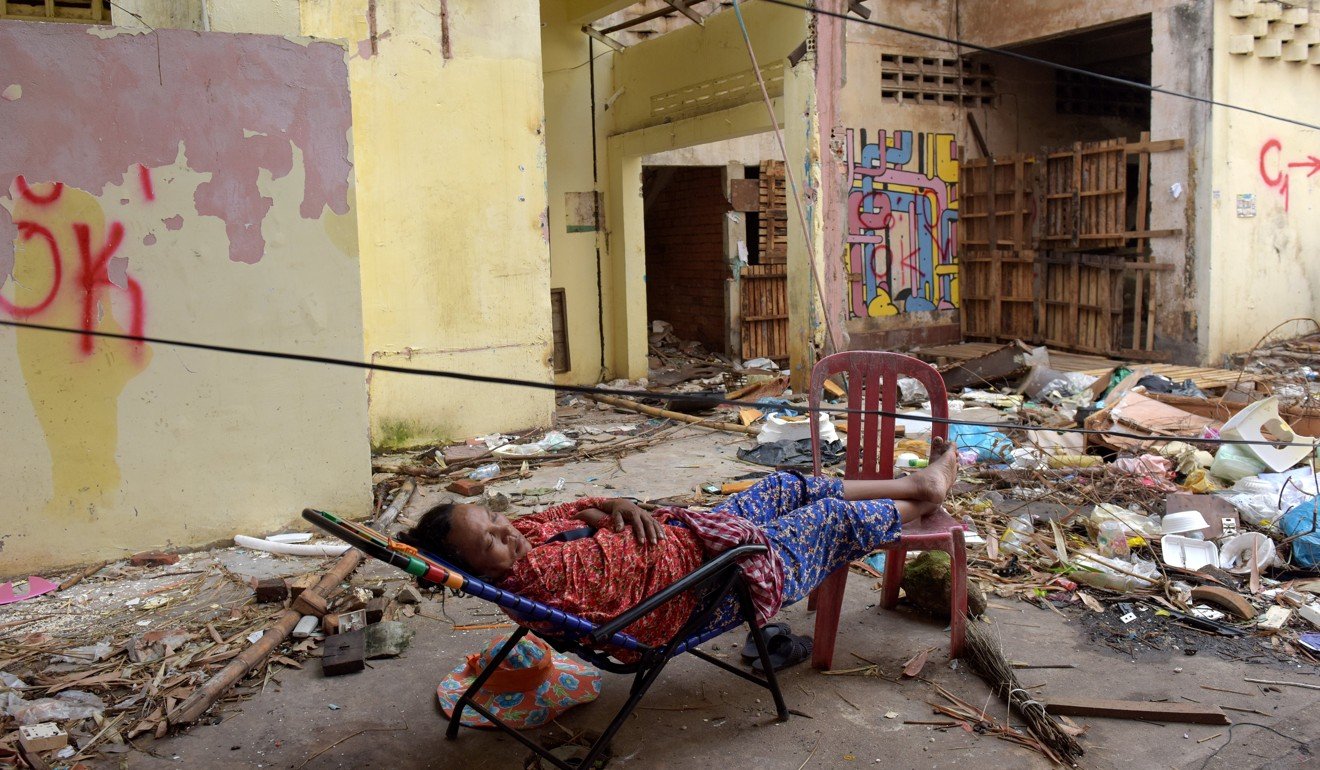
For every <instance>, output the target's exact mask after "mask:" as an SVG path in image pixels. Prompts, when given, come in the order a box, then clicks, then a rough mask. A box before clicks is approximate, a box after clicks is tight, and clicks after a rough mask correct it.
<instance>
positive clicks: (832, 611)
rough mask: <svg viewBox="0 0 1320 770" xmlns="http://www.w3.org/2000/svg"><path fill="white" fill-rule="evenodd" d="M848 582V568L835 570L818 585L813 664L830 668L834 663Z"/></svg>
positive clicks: (813, 665) (812, 651)
mask: <svg viewBox="0 0 1320 770" xmlns="http://www.w3.org/2000/svg"><path fill="white" fill-rule="evenodd" d="M847 582H848V568H847V567H844V568H843V569H839V570H835V571H834V573H833V574H832V575H830V576H829V577H827V578H825V580H824V581H822V582H821V584H820V585H818V586H816V591H815V593H816V635H815V639H814V640H813V641H812V649H811V665H812V667H813V668H820V669H825V670H827V671H828V670H829V668H830V666H832V665H834V637H835V636H836V635H837V634H838V633H839V611H840V610H842V609H843V589H844V587H845V586H846V585H847Z"/></svg>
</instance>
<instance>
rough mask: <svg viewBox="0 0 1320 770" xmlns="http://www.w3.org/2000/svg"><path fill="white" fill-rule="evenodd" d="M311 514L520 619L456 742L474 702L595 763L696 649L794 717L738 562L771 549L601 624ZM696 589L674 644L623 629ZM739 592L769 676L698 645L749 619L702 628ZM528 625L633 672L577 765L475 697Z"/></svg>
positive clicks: (386, 558)
mask: <svg viewBox="0 0 1320 770" xmlns="http://www.w3.org/2000/svg"><path fill="white" fill-rule="evenodd" d="M303 518H304V519H307V520H308V521H310V522H311V523H313V524H315V525H316V526H318V527H320V528H321V529H324V530H326V531H327V532H329V533H330V534H332V535H334V536H336V537H338V538H340V539H341V540H343V541H345V542H346V543H349V544H350V545H352V546H354V547H355V548H357V549H359V550H361V551H362V552H363V553H365V554H367V555H368V556H372V557H374V558H376V559H379V560H381V561H383V562H385V563H387V564H390V565H392V566H395V567H398V568H400V569H402V570H403V571H405V572H407V573H408V574H409V575H412V576H414V577H416V578H418V579H420V580H421V581H422V582H427V583H434V584H437V585H442V586H445V587H447V588H451V589H453V590H455V591H462V592H464V593H466V594H469V595H471V596H475V597H477V598H478V599H484V600H486V601H488V602H492V603H494V604H496V605H498V606H499V607H501V608H503V609H505V610H508V611H510V612H511V613H513V615H514V616H515V619H516V620H518V621H519V623H518V630H517V631H515V632H514V633H513V634H512V635H511V636H510V637H509V639H508V641H507V642H505V643H504V645H503V646H502V647H501V648H500V650H499V651H498V652H497V653H496V654H495V656H494V657H493V658H492V659H491V661H490V663H489V664H488V665H487V666H486V668H485V669H483V670H482V671H481V673H480V674H478V675H477V678H476V681H474V682H473V683H472V686H471V687H469V688H468V689H467V691H466V692H464V693H463V695H462V697H460V698H459V700H458V702H457V703H456V704H455V705H454V709H453V715H452V716H451V717H450V719H449V729H448V730H447V732H446V733H445V737H447V738H448V739H450V740H453V739H455V738H457V737H458V728H459V726H460V719H461V718H462V714H463V709H464V707H471V708H472V709H473V710H475V711H476V712H477V713H479V714H481V715H482V716H483V717H485V718H486V719H487V720H489V721H490V722H491V723H492V724H494V725H495V726H496V727H498V728H500V729H501V730H503V731H504V732H506V733H508V734H509V735H511V736H513V737H514V738H516V739H517V740H518V741H519V742H520V743H522V744H523V745H524V746H527V747H528V748H529V749H531V750H532V751H534V752H536V753H537V754H538V755H539V756H540V757H541V759H542V760H543V761H545V762H549V763H550V764H552V765H554V766H555V767H558V768H562V769H563V770H572V769H573V768H574V767H591V766H592V763H593V762H595V761H596V759H597V758H598V757H600V756H601V753H602V752H603V751H604V750H605V749H606V747H607V746H608V745H609V743H610V740H611V739H612V738H613V737H614V734H615V733H616V732H618V730H619V728H620V727H622V726H623V722H624V720H625V719H627V718H628V715H629V714H631V713H632V712H633V709H635V708H636V707H637V704H638V702H640V701H641V699H642V696H644V695H645V694H646V691H647V690H648V689H650V687H651V685H652V684H653V683H654V682H655V680H656V679H657V678H658V677H659V676H660V672H661V671H663V670H664V667H665V666H666V665H667V664H668V663H669V661H671V660H673V659H674V658H676V657H678V656H679V655H682V654H683V653H691V654H692V655H695V656H697V657H698V658H701V659H702V660H704V661H706V662H707V663H710V664H712V665H715V666H718V667H720V668H722V669H724V670H725V671H728V672H730V673H732V674H736V675H738V676H740V677H742V678H743V679H746V680H748V681H749V682H753V683H755V684H757V685H760V686H761V687H764V688H766V689H767V690H769V691H770V694H771V696H773V698H774V701H775V711H776V712H777V716H778V721H780V722H783V721H785V720H787V719H788V707H787V706H785V705H784V696H783V694H782V693H781V692H780V690H779V682H778V681H777V680H776V678H775V673H774V667H773V666H772V665H771V663H770V651H769V647H768V645H767V643H766V638H765V634H764V632H763V631H762V629H761V628H760V627H758V626H757V625H756V622H755V617H756V615H755V611H754V609H753V607H752V599H751V593H750V592H749V590H748V588H747V584H746V582H745V581H744V579H743V576H742V571H741V570H740V569H739V568H738V560H739V559H740V558H742V557H743V556H747V555H749V554H753V553H760V552H763V551H764V550H765V546H759V545H744V546H739V547H737V548H733V549H730V550H728V551H725V552H724V553H722V554H720V555H719V556H717V557H716V558H714V559H711V560H710V561H707V562H706V563H704V564H702V565H701V566H700V567H698V568H697V569H695V570H693V571H692V572H691V573H690V574H688V575H685V576H684V577H683V578H681V579H679V580H678V581H677V582H675V583H674V584H672V585H670V586H668V587H666V588H664V589H663V590H661V591H657V592H656V593H655V594H652V595H651V596H648V597H647V598H646V599H644V600H642V601H641V602H640V603H639V604H638V605H637V606H636V607H633V608H632V609H630V610H628V611H627V612H625V613H623V614H622V615H619V616H618V617H616V618H614V619H613V620H611V621H610V622H608V623H602V624H595V623H592V622H591V621H588V620H584V619H583V618H580V617H577V616H576V615H570V614H569V613H566V612H563V611H561V610H557V609H555V608H553V607H550V606H547V605H545V604H541V603H539V602H534V601H531V600H528V599H524V598H523V597H521V596H518V595H517V594H514V593H510V592H508V591H504V590H502V589H499V588H496V587H495V586H492V585H490V584H489V583H485V582H483V581H481V580H477V579H476V578H473V577H471V576H469V575H465V574H463V573H462V572H461V571H459V570H458V569H456V568H454V567H453V566H452V565H449V564H446V563H445V562H444V561H443V560H441V559H438V558H436V557H435V556H433V555H430V554H426V553H423V552H419V551H418V550H417V549H415V548H413V547H411V546H408V545H406V544H404V543H400V542H398V541H397V540H393V539H391V538H389V537H386V536H385V535H382V534H380V533H379V532H376V531H375V530H372V529H369V528H368V527H366V526H363V525H361V524H357V523H355V522H351V521H347V520H345V519H341V518H339V517H338V516H335V515H333V514H330V513H325V512H323V511H315V510H312V509H307V510H304V511H303ZM689 590H696V591H697V592H698V593H699V594H700V595H701V600H700V601H699V602H698V604H697V609H696V610H695V611H694V612H693V613H692V616H691V617H690V618H689V619H688V621H687V623H685V624H684V625H683V627H682V628H681V629H680V630H679V631H678V633H677V634H675V635H674V637H673V638H672V639H670V640H669V641H668V642H666V643H664V644H662V645H659V646H654V647H653V646H650V645H646V644H643V643H641V642H639V641H637V640H636V639H634V638H633V637H632V636H629V635H628V634H625V633H623V629H624V628H627V627H628V626H630V625H632V624H633V623H635V622H636V621H637V620H639V619H640V618H643V617H645V616H646V615H648V614H650V613H651V612H654V611H655V610H656V609H657V608H659V607H660V606H661V605H663V604H665V603H666V602H668V601H670V600H672V599H674V598H675V597H677V596H678V595H679V594H681V593H683V592H684V591H689ZM730 593H732V594H733V595H734V596H736V597H737V600H738V603H739V606H740V608H741V610H742V619H743V620H744V621H746V623H747V625H748V627H749V628H751V632H752V638H753V639H754V640H755V643H756V650H757V654H758V655H759V657H760V659H761V664H762V666H764V668H765V672H766V675H765V678H764V679H762V678H760V677H757V676H754V675H752V674H750V673H748V672H746V671H743V670H741V669H739V668H736V667H734V666H732V665H729V664H728V663H725V662H724V661H722V660H720V659H718V658H715V657H712V656H711V655H708V654H707V653H705V652H702V651H701V650H700V649H697V645H699V644H702V643H703V642H706V641H709V640H710V639H713V638H714V637H716V636H719V635H721V634H723V633H725V632H727V631H729V630H731V629H733V628H736V627H737V626H738V625H741V623H731V624H729V625H728V626H727V627H724V628H720V629H717V630H714V631H707V632H705V633H699V632H700V630H701V629H702V628H704V627H705V625H706V622H707V621H708V620H709V619H710V617H711V615H713V614H714V613H715V611H716V609H717V608H718V607H719V605H720V604H721V602H722V601H723V600H724V599H725V597H727V596H729V595H730ZM527 623H537V624H538V628H537V629H536V634H537V636H539V637H541V638H542V639H544V640H545V641H546V642H547V643H548V644H550V646H552V647H554V648H555V649H556V650H559V651H560V652H563V653H568V654H572V655H576V656H578V657H580V658H582V659H583V660H586V661H588V662H590V663H592V664H593V665H595V666H598V667H599V668H601V669H602V670H604V671H609V672H611V673H615V674H632V675H633V682H632V688H631V691H630V693H629V696H628V700H627V701H626V702H625V703H624V704H623V707H622V708H620V709H619V712H618V713H617V714H616V715H615V716H614V719H613V720H611V721H610V724H609V726H608V727H606V728H605V731H604V732H602V733H601V735H600V738H598V739H597V740H596V742H595V743H594V744H592V745H591V748H590V749H589V750H588V752H587V755H586V756H585V757H584V758H583V759H582V761H581V762H579V763H578V764H577V765H570V764H567V763H566V762H564V761H563V760H561V759H559V758H557V757H555V756H553V755H551V754H550V752H549V751H548V750H546V749H545V748H543V747H542V746H540V745H539V744H537V743H536V742H534V741H532V740H531V739H530V738H528V737H527V736H525V735H523V734H522V733H521V732H520V731H518V730H517V729H515V728H513V727H511V726H509V725H508V724H505V723H504V722H503V721H501V720H500V719H499V718H498V717H496V716H495V715H494V714H492V713H490V711H488V710H487V709H486V708H484V707H482V706H481V705H480V704H477V703H474V702H473V701H472V697H473V696H474V695H476V694H477V693H478V692H480V691H481V688H482V686H483V685H485V683H486V680H487V679H489V678H490V676H491V675H492V674H493V673H495V670H496V669H497V668H499V665H500V663H501V662H502V661H503V660H504V658H505V656H507V655H508V654H509V653H510V652H512V651H513V648H514V647H515V646H516V645H517V644H518V641H519V640H520V639H522V638H523V636H525V635H526V634H527V633H528V631H531V630H533V629H531V628H529V627H528V626H527V625H526V624H527ZM546 625H549V626H552V627H553V630H552V631H547V630H545V628H544V627H545V626H546ZM605 644H608V645H611V646H613V647H616V648H620V649H623V650H627V651H630V652H635V653H637V654H638V655H639V656H640V657H639V659H638V660H637V661H636V662H634V663H621V662H619V661H617V660H615V659H614V658H611V657H610V656H609V654H608V653H607V652H604V651H602V650H600V649H598V648H599V647H600V646H601V645H605Z"/></svg>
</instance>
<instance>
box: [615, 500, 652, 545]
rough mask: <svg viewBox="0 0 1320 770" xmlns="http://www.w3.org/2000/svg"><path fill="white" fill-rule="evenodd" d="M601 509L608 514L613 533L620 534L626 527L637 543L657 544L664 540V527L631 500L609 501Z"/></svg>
mask: <svg viewBox="0 0 1320 770" xmlns="http://www.w3.org/2000/svg"><path fill="white" fill-rule="evenodd" d="M602 508H604V509H605V510H606V512H607V513H609V515H610V526H611V528H612V529H613V530H614V531H615V532H622V531H623V528H624V527H625V526H628V527H631V528H632V531H633V535H634V536H635V537H636V538H637V542H639V543H658V542H660V541H661V540H664V539H665V528H664V525H662V524H661V523H660V522H658V521H656V520H655V519H654V518H652V516H651V514H649V513H647V512H646V511H644V510H642V509H641V508H639V507H637V504H636V503H634V502H633V501H631V500H610V501H609V502H608V503H605V504H604V505H603V506H602Z"/></svg>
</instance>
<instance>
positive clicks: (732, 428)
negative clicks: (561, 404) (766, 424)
mask: <svg viewBox="0 0 1320 770" xmlns="http://www.w3.org/2000/svg"><path fill="white" fill-rule="evenodd" d="M587 398H589V399H591V400H592V401H599V402H600V403H602V404H609V405H610V406H613V407H617V408H619V409H627V410H628V411H630V412H640V413H642V414H649V415H651V416H652V417H665V418H667V419H670V420H678V421H679V422H688V423H701V425H703V426H704V427H707V428H715V429H717V430H724V431H729V432H730V433H749V434H751V435H756V434H757V433H760V432H761V429H760V428H752V427H749V426H746V425H735V424H734V423H731V422H710V421H709V420H707V419H705V418H702V417H694V416H692V415H690V414H683V413H682V412H671V411H669V410H668V409H661V408H659V407H656V406H647V405H646V404H639V403H637V402H636V401H630V400H628V399H626V398H615V397H614V396H593V395H589V396H587Z"/></svg>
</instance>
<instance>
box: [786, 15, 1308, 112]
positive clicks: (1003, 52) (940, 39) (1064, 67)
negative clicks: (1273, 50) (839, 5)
mask: <svg viewBox="0 0 1320 770" xmlns="http://www.w3.org/2000/svg"><path fill="white" fill-rule="evenodd" d="M763 2H766V3H770V4H772V5H780V6H783V7H785V8H796V9H798V10H800V11H806V12H807V13H813V14H816V15H817V16H829V17H832V18H835V19H842V20H843V21H845V22H850V23H853V24H861V25H863V26H868V27H876V28H878V29H885V30H889V31H890V32H897V33H899V34H903V35H911V36H913V37H919V38H922V39H925V40H931V41H934V42H937V43H944V44H946V45H952V46H959V47H962V48H970V49H972V50H974V51H979V52H981V53H989V54H995V55H996V56H1004V57H1008V58H1010V59H1017V60H1018V61H1023V62H1027V63H1029V64H1037V65H1040V66H1043V67H1050V68H1052V69H1056V70H1059V71H1060V72H1070V73H1072V74H1074V75H1083V76H1085V77H1089V78H1094V79H1096V80H1102V81H1104V82H1107V83H1114V84H1116V85H1121V86H1127V87H1129V88H1135V89H1139V90H1142V91H1149V92H1151V93H1156V94H1162V95H1164V96H1174V97H1178V98H1180V99H1189V100H1191V101H1194V102H1198V103H1200V104H1206V105H1210V106H1212V107H1222V108H1224V109H1228V110H1236V111H1238V112H1244V113H1247V114H1250V115H1256V116H1258V117H1263V118H1268V119H1270V120H1277V121H1281V122H1283V123H1290V124H1292V125H1295V126H1301V127H1302V128H1310V129H1314V130H1317V131H1320V124H1317V123H1307V122H1306V121H1304V120H1299V119H1297V118H1290V117H1287V116H1285V115H1278V114H1275V113H1271V112H1265V111H1263V110H1257V109H1255V108H1252V107H1244V106H1242V105H1240V104H1231V103H1229V102H1221V101H1219V100H1218V99H1212V98H1210V97H1207V96H1197V95H1196V94H1189V93H1187V92H1185V91H1175V90H1173V89H1171V88H1165V87H1163V86H1156V85H1151V84H1149V83H1142V82H1139V81H1136V80H1129V79H1127V78H1121V77H1117V76H1115V75H1105V74H1103V73H1100V72H1095V71H1094V70H1088V69H1085V68H1083V67H1074V66H1072V65H1070V64H1061V63H1059V62H1054V61H1050V60H1049V59H1042V58H1040V57H1039V56H1032V55H1030V54H1025V53H1021V52H1019V51H1013V50H1011V49H1007V48H999V47H996V46H988V45H978V44H976V43H970V42H968V41H966V40H959V39H957V38H952V37H946V36H944V35H937V34H935V33H933V32H922V31H921V30H918V29H912V28H910V27H903V26H900V25H898V24H890V23H888V22H883V21H873V20H871V19H862V18H858V17H854V16H849V15H848V14H846V13H837V12H835V11H827V10H825V9H824V8H816V7H814V6H810V5H802V4H800V3H793V2H789V0H763Z"/></svg>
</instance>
